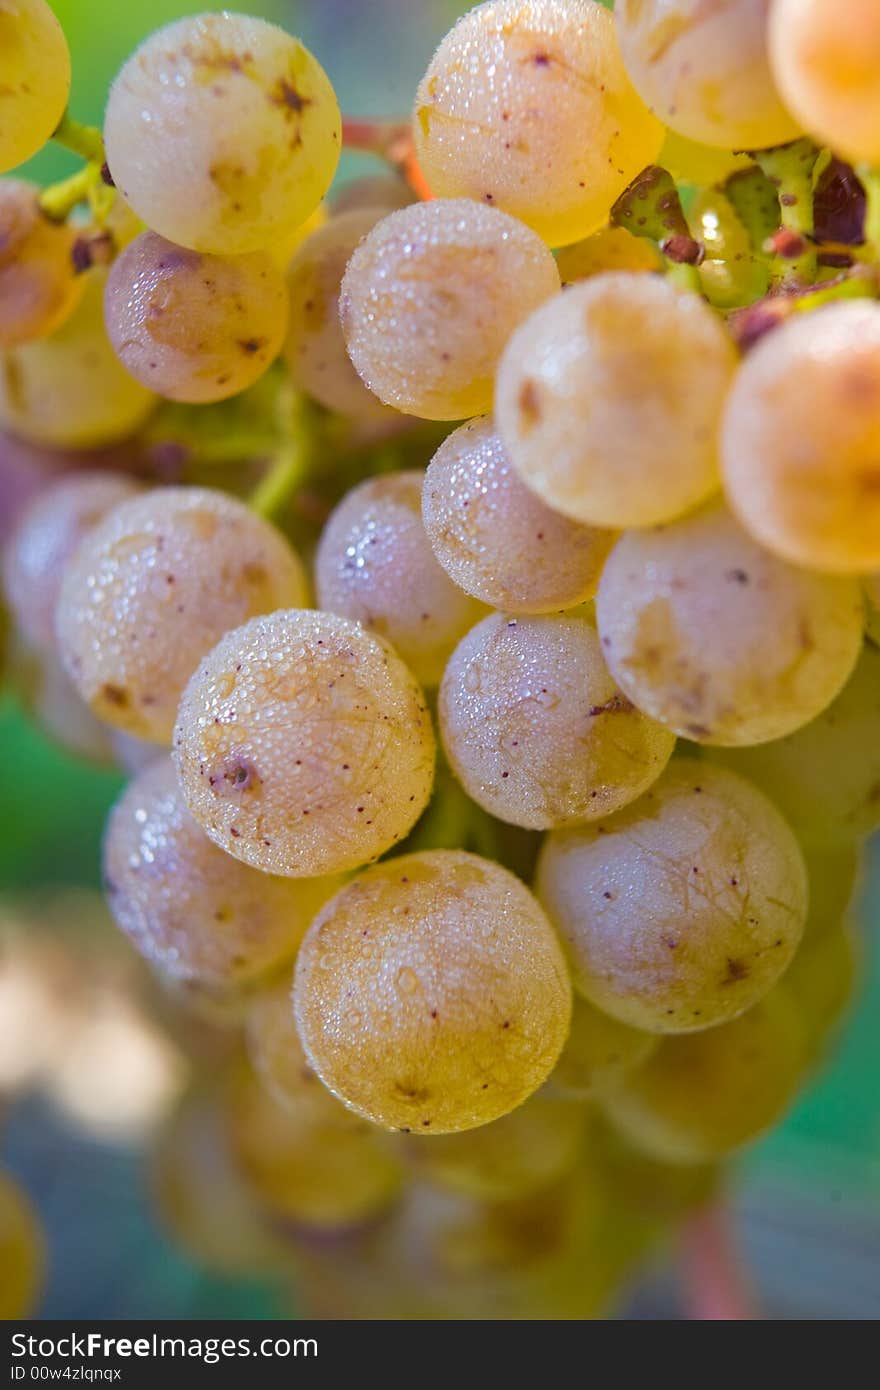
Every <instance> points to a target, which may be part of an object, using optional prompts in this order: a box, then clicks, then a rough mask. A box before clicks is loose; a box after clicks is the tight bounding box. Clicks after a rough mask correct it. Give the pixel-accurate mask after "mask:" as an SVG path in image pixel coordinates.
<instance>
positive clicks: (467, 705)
mask: <svg viewBox="0 0 880 1390" xmlns="http://www.w3.org/2000/svg"><path fill="white" fill-rule="evenodd" d="M439 717H440V728H441V732H442V735H443V746H444V748H445V750H446V756H447V757H448V759H449V762H450V765H451V767H452V770H453V772H454V773H455V775H456V776H457V777H458V779H459V781H460V782H461V783H462V785H463V786H464V788H465V790H466V792H467V793H468V795H469V796H470V797H471V798H472V799H473V800H474V801H476V802H477V804H478V805H479V806H482V807H483V809H484V810H486V811H489V812H490V814H492V815H493V816H497V817H498V818H499V820H505V821H510V822H511V823H512V824H514V825H521V826H525V827H526V828H527V829H531V830H547V829H550V828H552V827H553V826H559V825H567V824H571V823H573V822H575V823H576V822H578V821H584V820H591V821H592V820H596V819H598V818H599V817H600V816H607V815H609V814H610V813H611V812H612V811H617V810H619V809H620V808H621V807H622V806H626V805H627V804H628V803H629V802H630V801H633V800H635V798H636V797H638V796H640V795H641V793H642V792H644V791H645V790H646V788H648V787H649V786H651V784H652V783H653V782H654V781H656V779H657V778H658V777H659V776H660V774H661V772H662V771H663V769H664V767H665V766H666V764H667V762H668V761H669V758H670V756H671V754H672V749H673V747H674V745H675V737H674V735H673V734H671V733H670V732H669V731H668V730H667V729H664V728H663V727H662V725H660V724H656V723H655V722H654V721H653V720H652V719H648V718H646V717H645V716H644V715H643V714H642V713H640V711H639V710H637V709H636V708H635V707H634V706H633V705H632V704H631V703H630V701H629V700H628V699H626V698H625V697H624V696H623V695H622V694H621V692H620V689H619V687H618V686H617V684H616V682H615V680H614V678H613V676H612V675H611V673H610V672H609V670H608V667H607V666H606V665H605V661H604V659H603V656H602V647H601V643H600V641H599V637H598V634H597V632H596V629H595V626H594V625H593V623H592V622H590V621H589V620H588V619H586V618H583V617H580V616H577V615H574V614H568V615H563V616H560V617H527V618H516V619H514V618H508V617H507V616H506V615H505V614H503V613H492V614H490V615H489V617H488V618H484V619H483V621H482V622H481V623H478V624H477V626H476V627H475V628H473V629H472V630H471V631H470V632H469V633H468V635H467V636H466V637H465V638H464V639H463V640H462V642H461V643H460V644H459V646H458V647H457V648H456V650H455V652H454V653H453V655H452V657H451V659H450V661H449V665H448V666H447V668H446V673H445V675H444V677H443V683H442V685H441V687H440V701H439Z"/></svg>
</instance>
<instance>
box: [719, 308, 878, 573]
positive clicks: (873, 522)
mask: <svg viewBox="0 0 880 1390" xmlns="http://www.w3.org/2000/svg"><path fill="white" fill-rule="evenodd" d="M805 401H809V403H810V409H809V428H807V427H806V425H805V420H804V402H805ZM878 406H880V305H878V304H876V303H874V302H872V301H870V300H867V299H864V300H851V301H849V302H845V303H837V304H828V305H826V306H825V307H824V308H821V309H818V310H816V311H814V312H813V313H810V314H798V315H795V317H794V318H792V319H790V320H789V321H788V322H787V323H784V324H782V325H781V327H779V328H778V329H777V330H776V331H774V332H773V333H771V334H769V335H767V336H766V337H765V338H763V339H762V340H761V341H760V342H759V343H758V344H757V345H756V347H755V348H754V349H753V350H752V351H751V352H750V353H749V355H748V357H747V358H746V359H745V361H744V362H743V364H742V366H741V367H740V369H739V372H738V373H737V377H736V380H735V382H734V385H733V389H732V391H731V393H730V396H729V397H728V401H727V407H726V412H725V417H724V425H723V430H722V435H721V454H722V467H723V473H724V486H725V490H726V492H727V497H728V501H729V502H730V505H731V507H732V508H733V510H734V511H735V512H736V513H737V515H738V516H739V518H740V520H741V521H742V523H743V525H744V526H745V527H747V528H748V530H749V531H751V533H752V535H753V536H754V537H755V539H756V540H757V541H759V542H760V543H761V544H762V545H765V546H767V548H768V549H769V550H772V551H775V553H776V554H778V555H781V556H782V557H783V558H784V559H786V560H790V561H791V563H792V564H794V565H803V566H805V567H807V568H809V569H817V570H827V571H831V572H834V573H839V574H864V573H869V572H870V571H871V570H875V569H877V568H878V567H880V488H878V478H880V473H878V467H877V458H878V451H880V409H878Z"/></svg>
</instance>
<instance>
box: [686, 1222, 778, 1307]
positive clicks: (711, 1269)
mask: <svg viewBox="0 0 880 1390" xmlns="http://www.w3.org/2000/svg"><path fill="white" fill-rule="evenodd" d="M681 1265H682V1274H683V1282H684V1293H685V1303H686V1306H687V1309H688V1313H689V1317H690V1319H691V1321H695V1322H753V1321H755V1320H757V1318H758V1316H759V1314H758V1311H757V1307H756V1303H755V1298H754V1293H753V1290H752V1287H751V1283H750V1280H749V1278H748V1275H747V1273H746V1269H745V1265H744V1263H743V1260H742V1257H741V1255H740V1253H739V1250H738V1249H737V1247H736V1242H735V1239H734V1235H733V1229H732V1222H731V1217H730V1212H729V1211H728V1210H727V1208H726V1207H724V1206H723V1205H722V1204H721V1203H720V1202H716V1203H713V1205H711V1206H707V1207H703V1208H702V1209H701V1210H700V1211H698V1212H696V1214H695V1215H694V1216H692V1217H691V1219H690V1220H689V1221H688V1223H687V1224H686V1226H685V1228H684V1231H683V1233H682V1238H681Z"/></svg>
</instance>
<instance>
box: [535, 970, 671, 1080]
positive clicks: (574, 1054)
mask: <svg viewBox="0 0 880 1390" xmlns="http://www.w3.org/2000/svg"><path fill="white" fill-rule="evenodd" d="M656 1046H657V1036H656V1034H653V1033H645V1032H643V1031H642V1030H641V1029H638V1028H630V1027H629V1026H628V1025H627V1024H626V1023H621V1022H620V1020H619V1019H617V1018H612V1017H611V1015H610V1014H606V1013H602V1011H601V1009H597V1008H595V1007H594V1005H592V1004H590V1003H589V1002H588V1001H587V1000H586V999H583V998H581V996H580V995H575V1000H574V1009H573V1011H572V1015H571V1032H570V1033H569V1035H568V1040H567V1042H566V1044H565V1047H564V1048H563V1049H562V1054H561V1056H560V1058H559V1061H558V1062H557V1063H556V1067H555V1070H554V1072H553V1075H552V1076H551V1078H550V1081H549V1083H548V1084H549V1086H550V1087H552V1090H553V1093H554V1094H558V1095H562V1096H566V1097H570V1098H572V1099H575V1100H593V1099H594V1098H595V1097H601V1096H605V1095H608V1094H609V1093H610V1092H611V1091H614V1090H616V1089H617V1087H618V1086H620V1084H621V1082H622V1081H623V1079H624V1077H626V1076H628V1075H629V1074H630V1072H632V1071H635V1070H636V1068H637V1067H640V1066H641V1065H642V1063H643V1062H644V1061H645V1060H646V1059H647V1058H648V1057H650V1055H651V1053H652V1052H653V1051H654V1049H655V1047H656Z"/></svg>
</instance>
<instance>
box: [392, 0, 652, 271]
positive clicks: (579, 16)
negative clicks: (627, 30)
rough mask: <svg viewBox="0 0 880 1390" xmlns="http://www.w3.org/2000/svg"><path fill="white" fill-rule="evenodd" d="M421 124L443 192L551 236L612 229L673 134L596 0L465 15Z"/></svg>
mask: <svg viewBox="0 0 880 1390" xmlns="http://www.w3.org/2000/svg"><path fill="white" fill-rule="evenodd" d="M413 133H414V135H415V141H416V151H417V153H418V158H419V163H420V164H421V167H422V169H423V171H424V174H425V177H426V178H427V180H428V183H429V184H430V186H431V188H432V189H433V191H434V192H435V193H438V194H441V195H443V196H450V197H458V196H463V197H468V198H474V199H477V200H478V201H484V202H487V203H492V204H493V205H494V206H495V207H500V208H503V209H504V211H505V212H510V213H513V215H514V216H516V217H519V218H521V219H522V220H523V222H526V223H528V225H529V226H531V227H533V228H534V229H535V231H536V232H538V233H539V234H540V236H542V237H543V238H544V239H545V240H546V241H547V242H548V243H549V244H550V245H551V246H560V245H563V244H564V243H566V242H571V241H577V240H578V238H579V237H583V236H586V235H587V234H588V233H590V232H593V231H595V230H596V229H597V228H598V227H600V226H601V225H602V223H603V222H604V221H606V219H607V217H608V211H609V209H610V207H611V204H612V203H613V202H614V201H615V199H616V198H617V197H618V195H619V194H620V193H622V192H623V190H624V188H625V187H626V185H627V184H628V183H629V182H630V180H631V179H632V178H634V177H635V175H636V174H637V173H638V172H639V170H640V169H642V168H643V167H644V166H645V165H646V164H651V163H652V162H653V161H654V159H655V158H656V156H657V152H658V150H659V149H660V145H661V144H662V141H663V127H662V126H661V125H660V123H659V121H657V120H655V119H654V118H653V117H652V116H651V114H650V112H649V111H648V110H647V109H646V108H645V106H644V105H643V103H642V102H641V100H640V99H639V97H638V96H637V94H636V92H635V91H634V90H633V87H632V84H631V83H630V81H629V78H628V77H627V75H626V71H625V69H624V66H623V63H622V61H621V56H620V51H619V48H618V43H617V36H616V34H615V31H614V22H613V20H612V17H611V15H610V14H608V12H607V11H606V10H603V9H602V8H601V6H599V5H597V4H594V3H593V0H493V3H490V4H484V5H479V6H478V7H477V8H476V9H474V10H471V11H470V12H469V13H468V14H466V15H464V17H463V18H462V19H460V20H459V22H458V23H457V24H456V26H455V28H454V29H453V30H452V31H451V32H450V33H449V34H447V36H446V38H445V39H444V40H443V42H442V43H441V44H440V47H439V48H438V50H437V52H436V53H435V55H434V57H433V59H432V61H431V63H430V66H429V67H428V71H427V72H426V73H425V76H424V77H423V79H422V81H421V84H420V86H419V90H418V95H417V97H416V106H415V113H414V117H413Z"/></svg>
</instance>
